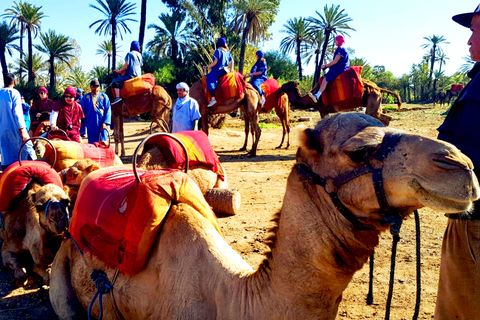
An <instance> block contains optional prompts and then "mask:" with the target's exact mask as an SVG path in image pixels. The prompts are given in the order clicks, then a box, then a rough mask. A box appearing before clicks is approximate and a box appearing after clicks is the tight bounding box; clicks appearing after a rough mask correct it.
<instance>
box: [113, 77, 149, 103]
mask: <svg viewBox="0 0 480 320" xmlns="http://www.w3.org/2000/svg"><path fill="white" fill-rule="evenodd" d="M153 87H155V76H154V75H153V74H152V73H145V74H142V75H141V76H140V77H135V78H131V79H128V80H127V81H125V82H124V83H123V86H122V89H121V90H120V96H121V97H122V98H128V97H132V96H135V95H137V94H142V93H147V92H149V91H150V90H152V89H153Z"/></svg>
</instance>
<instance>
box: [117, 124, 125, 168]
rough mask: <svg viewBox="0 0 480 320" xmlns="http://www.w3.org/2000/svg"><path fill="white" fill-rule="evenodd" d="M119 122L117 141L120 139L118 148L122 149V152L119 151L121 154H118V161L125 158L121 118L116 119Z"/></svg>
mask: <svg viewBox="0 0 480 320" xmlns="http://www.w3.org/2000/svg"><path fill="white" fill-rule="evenodd" d="M118 118H119V120H118V122H119V128H118V133H119V134H118V135H119V137H118V138H119V139H120V146H121V148H122V151H121V154H120V159H124V158H125V136H124V133H123V117H118Z"/></svg>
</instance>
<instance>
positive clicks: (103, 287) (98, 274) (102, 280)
mask: <svg viewBox="0 0 480 320" xmlns="http://www.w3.org/2000/svg"><path fill="white" fill-rule="evenodd" d="M90 278H91V279H92V280H93V281H94V282H95V287H96V288H97V292H96V293H95V296H93V299H92V302H91V303H90V306H89V307H88V320H91V319H92V307H93V305H94V304H95V300H97V298H98V304H99V307H100V313H99V317H98V320H101V319H102V316H103V306H102V296H103V295H104V294H105V293H109V292H110V291H112V290H113V285H112V284H111V283H110V280H108V277H107V274H106V273H105V272H103V271H101V270H93V271H92V274H91V275H90Z"/></svg>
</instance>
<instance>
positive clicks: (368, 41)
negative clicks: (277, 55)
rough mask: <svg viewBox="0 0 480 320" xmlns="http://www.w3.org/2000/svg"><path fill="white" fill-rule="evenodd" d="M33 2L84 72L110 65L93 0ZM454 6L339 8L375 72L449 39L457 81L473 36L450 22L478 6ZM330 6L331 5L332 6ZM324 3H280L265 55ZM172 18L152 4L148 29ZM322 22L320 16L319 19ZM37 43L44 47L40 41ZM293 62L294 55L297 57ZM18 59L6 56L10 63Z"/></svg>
mask: <svg viewBox="0 0 480 320" xmlns="http://www.w3.org/2000/svg"><path fill="white" fill-rule="evenodd" d="M28 2H30V3H32V4H34V5H37V6H43V8H42V11H43V12H44V13H45V14H46V15H47V16H48V17H46V18H44V19H43V20H42V25H41V26H42V30H44V31H46V30H48V29H53V30H55V31H56V32H57V33H60V34H63V35H66V36H69V37H71V38H74V39H75V40H76V41H77V43H78V44H79V45H80V46H81V49H82V56H81V65H82V67H83V69H84V71H89V70H90V69H91V68H92V67H93V66H95V65H106V62H105V61H104V60H103V58H102V57H101V56H100V55H96V54H95V51H96V50H97V48H98V44H99V43H101V42H102V41H103V40H105V39H107V38H106V37H103V36H99V35H96V34H95V33H94V29H89V27H88V26H89V25H90V24H91V23H92V22H94V21H96V20H98V19H103V15H102V14H101V13H100V12H99V11H97V10H95V9H93V8H90V7H89V4H96V1H94V0H88V1H83V0H82V1H64V0H28ZM130 2H132V3H135V4H136V5H137V9H136V12H137V14H136V15H135V16H133V18H134V19H136V20H138V21H139V20H140V14H139V13H140V0H130ZM454 3H455V6H452V1H451V0H416V1H414V0H402V1H390V0H363V1H359V0H341V1H337V2H334V4H336V5H337V4H339V5H340V8H341V9H345V12H346V13H347V14H348V16H349V17H351V18H352V19H353V20H352V21H351V22H350V23H349V25H350V26H351V27H353V28H354V29H356V31H350V32H349V35H350V37H347V39H346V45H347V46H348V47H351V48H353V49H354V50H355V55H354V56H355V57H358V58H364V59H365V60H366V61H367V62H368V63H369V64H370V65H371V66H375V65H383V66H385V68H386V70H387V71H391V72H393V74H394V76H396V77H399V76H401V75H402V74H404V73H408V72H409V71H410V69H411V66H412V64H414V63H419V62H420V61H421V59H422V57H423V55H424V54H425V53H426V50H425V49H423V48H421V45H422V44H425V43H427V41H426V40H425V39H423V37H430V36H432V35H434V34H435V35H438V36H444V37H445V38H446V39H447V41H448V42H449V43H450V44H443V45H442V48H443V50H444V52H445V53H446V54H447V56H448V57H449V60H447V63H446V65H444V66H443V67H442V69H443V70H445V73H446V74H447V75H452V74H453V73H454V72H456V71H457V70H458V69H459V68H460V66H461V65H462V64H463V63H464V61H463V59H462V58H463V57H466V56H467V55H468V45H467V41H468V38H469V37H470V35H471V31H470V30H469V29H467V28H464V27H461V26H460V25H458V24H456V23H455V22H453V21H452V19H451V17H452V16H453V15H455V14H458V13H463V12H471V11H473V10H474V9H475V8H476V6H477V5H478V3H476V2H472V1H469V0H467V1H465V0H462V1H455V2H454ZM331 4H332V3H331V2H329V3H327V5H329V6H330V5H331ZM12 5H13V1H10V0H1V1H0V13H3V12H4V10H5V9H6V8H9V7H11V6H12ZM324 6H325V3H324V2H320V1H314V0H281V3H280V8H279V12H278V15H277V17H276V21H275V23H274V24H273V25H272V26H271V27H270V29H269V32H270V33H271V34H272V40H270V41H266V42H263V43H260V44H259V46H260V47H261V48H262V49H263V50H265V51H269V50H278V48H279V45H280V41H281V40H282V38H284V37H285V36H286V35H285V34H284V33H282V32H281V30H283V29H284V27H283V25H284V24H286V23H287V20H288V19H291V18H294V17H308V16H317V14H316V12H315V11H318V12H320V13H323V7H324ZM163 12H168V10H167V8H166V7H165V6H164V5H163V3H162V2H161V1H160V0H148V3H147V25H149V24H151V23H154V24H158V25H161V23H160V20H159V19H158V16H159V15H160V14H161V13H163ZM317 17H318V16H317ZM129 27H130V29H131V31H132V34H128V33H127V34H124V38H123V41H122V40H120V39H118V40H117V41H118V43H119V44H121V45H122V48H121V49H120V50H121V51H122V52H121V53H120V55H121V56H123V55H125V54H126V50H127V49H128V48H129V44H130V42H131V41H132V40H136V39H137V38H138V28H139V22H137V23H130V24H129ZM153 36H154V34H153V31H152V30H149V29H147V30H146V37H145V39H146V41H148V40H150V39H152V38H153ZM34 43H39V40H38V39H35V40H34ZM292 58H294V57H293V55H292ZM14 59H18V54H17V55H15V54H14V57H13V58H12V57H10V56H7V62H13V61H14ZM304 73H306V74H311V73H313V65H310V66H306V67H305V69H304Z"/></svg>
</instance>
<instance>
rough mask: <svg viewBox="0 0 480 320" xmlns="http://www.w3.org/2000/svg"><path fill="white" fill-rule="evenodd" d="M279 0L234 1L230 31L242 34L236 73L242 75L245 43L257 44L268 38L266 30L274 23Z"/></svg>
mask: <svg viewBox="0 0 480 320" xmlns="http://www.w3.org/2000/svg"><path fill="white" fill-rule="evenodd" d="M279 4H280V1H279V0H234V1H233V7H234V8H235V17H234V19H233V21H232V23H231V28H232V30H233V31H234V32H235V33H237V34H240V33H242V42H241V48H240V58H239V62H238V72H240V73H243V64H244V60H245V48H246V46H247V42H249V43H258V42H259V41H260V40H265V39H267V38H268V33H267V29H268V27H270V25H271V24H272V23H273V22H274V19H275V15H276V14H277V10H278V6H279Z"/></svg>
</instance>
